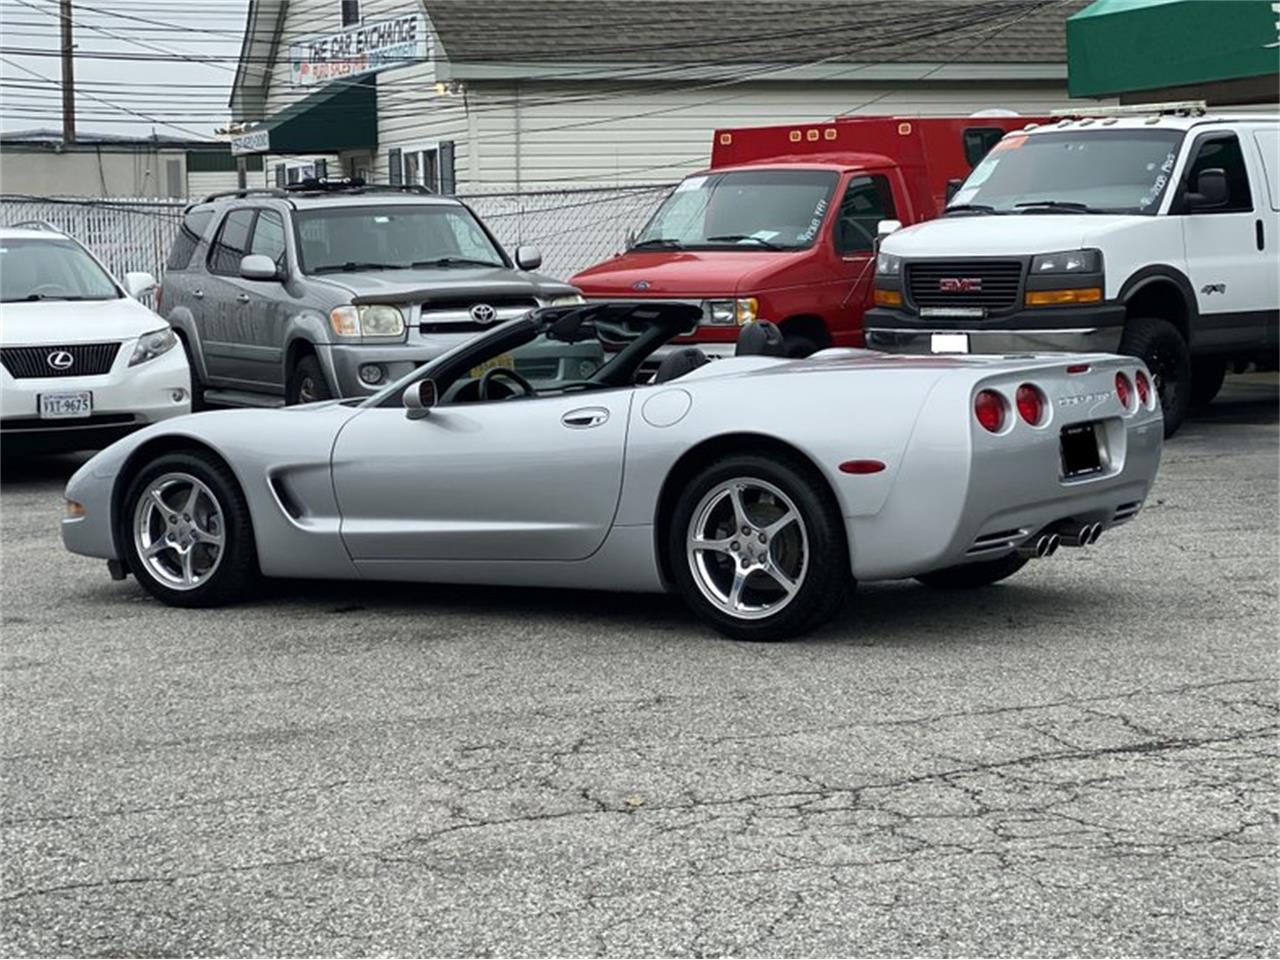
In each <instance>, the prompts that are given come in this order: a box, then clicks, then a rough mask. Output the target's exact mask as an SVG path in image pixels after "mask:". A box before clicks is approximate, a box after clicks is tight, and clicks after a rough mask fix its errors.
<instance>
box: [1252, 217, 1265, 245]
mask: <svg viewBox="0 0 1280 960" xmlns="http://www.w3.org/2000/svg"><path fill="white" fill-rule="evenodd" d="M1253 236H1254V239H1256V240H1257V241H1258V249H1259V250H1265V249H1266V248H1267V238H1266V236H1265V235H1264V234H1263V232H1262V221H1261V220H1255V221H1253Z"/></svg>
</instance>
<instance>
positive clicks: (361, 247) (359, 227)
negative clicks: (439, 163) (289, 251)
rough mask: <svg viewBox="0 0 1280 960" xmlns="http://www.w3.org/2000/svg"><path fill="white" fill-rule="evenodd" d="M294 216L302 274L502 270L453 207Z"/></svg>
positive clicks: (479, 230)
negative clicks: (462, 269)
mask: <svg viewBox="0 0 1280 960" xmlns="http://www.w3.org/2000/svg"><path fill="white" fill-rule="evenodd" d="M294 217H295V219H296V220H297V223H298V259H299V261H300V262H301V266H302V271H303V273H333V272H338V271H357V270H361V271H363V270H403V269H408V268H410V267H476V266H492V267H505V266H507V261H506V258H505V257H504V256H503V254H502V251H501V250H499V249H498V247H497V245H496V244H495V243H494V242H493V241H492V240H491V239H489V235H488V234H487V233H486V232H485V230H484V228H483V227H482V226H480V222H479V221H478V220H476V218H475V216H474V215H473V214H472V213H471V211H470V210H468V209H467V208H466V207H463V206H460V205H456V204H425V203H424V204H413V205H410V204H388V205H386V206H367V207H366V206H360V207H327V208H317V209H314V210H299V211H298V212H297V213H296V214H295V215H294Z"/></svg>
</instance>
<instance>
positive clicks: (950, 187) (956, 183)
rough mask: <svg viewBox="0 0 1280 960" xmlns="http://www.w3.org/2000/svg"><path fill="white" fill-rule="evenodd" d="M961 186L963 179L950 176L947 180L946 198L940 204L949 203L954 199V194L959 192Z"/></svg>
mask: <svg viewBox="0 0 1280 960" xmlns="http://www.w3.org/2000/svg"><path fill="white" fill-rule="evenodd" d="M963 186H964V181H963V180H961V179H960V178H959V177H952V178H951V179H950V180H948V181H947V198H946V200H945V201H944V202H943V204H942V205H943V206H944V207H945V206H946V205H947V204H948V203H950V202H951V201H952V200H953V199H955V195H956V194H957V193H959V192H960V188H961V187H963Z"/></svg>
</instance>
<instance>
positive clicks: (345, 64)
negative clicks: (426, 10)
mask: <svg viewBox="0 0 1280 960" xmlns="http://www.w3.org/2000/svg"><path fill="white" fill-rule="evenodd" d="M429 56H430V42H429V37H428V35H427V25H426V21H425V20H424V19H423V17H422V16H421V15H419V14H406V15H405V16H401V17H392V18H391V19H389V20H378V21H376V22H374V23H366V24H362V25H361V26H358V27H351V28H350V29H347V30H342V31H340V32H338V33H330V34H324V35H321V36H315V37H307V38H306V39H304V40H299V41H297V42H295V43H292V44H290V45H289V65H290V80H291V81H292V83H293V84H294V85H295V86H302V87H307V86H314V85H316V84H319V83H326V82H328V81H330V80H336V79H339V78H342V77H355V76H359V75H361V74H365V73H373V72H374V71H376V70H383V69H386V68H387V67H393V66H397V65H400V64H405V63H413V62H421V61H425V60H426V59H427V58H428V57H429Z"/></svg>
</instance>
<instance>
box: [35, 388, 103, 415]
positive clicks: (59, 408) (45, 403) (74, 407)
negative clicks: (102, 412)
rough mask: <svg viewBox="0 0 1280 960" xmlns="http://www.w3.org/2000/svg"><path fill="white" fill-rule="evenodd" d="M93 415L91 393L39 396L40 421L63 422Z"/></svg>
mask: <svg viewBox="0 0 1280 960" xmlns="http://www.w3.org/2000/svg"><path fill="white" fill-rule="evenodd" d="M91 413H93V391H91V390H79V391H77V392H76V393H42V394H40V419H41V420H64V419H67V418H70V417H87V416H89V414H91Z"/></svg>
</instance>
